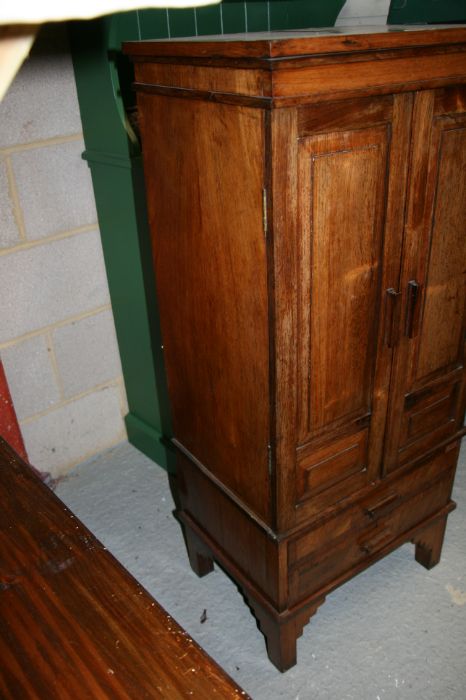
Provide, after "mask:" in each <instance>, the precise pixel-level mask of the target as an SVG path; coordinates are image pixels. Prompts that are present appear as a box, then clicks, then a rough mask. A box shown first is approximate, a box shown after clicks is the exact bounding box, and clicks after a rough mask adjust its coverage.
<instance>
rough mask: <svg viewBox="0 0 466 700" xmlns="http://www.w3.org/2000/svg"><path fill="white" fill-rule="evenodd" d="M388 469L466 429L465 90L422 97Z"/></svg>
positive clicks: (418, 100) (413, 156)
mask: <svg viewBox="0 0 466 700" xmlns="http://www.w3.org/2000/svg"><path fill="white" fill-rule="evenodd" d="M403 257H404V260H403V267H402V275H401V282H400V290H401V291H402V300H403V307H404V313H403V316H402V318H401V324H402V337H401V338H400V343H399V347H398V349H397V352H396V357H395V359H394V373H393V382H392V399H391V406H390V412H389V421H388V428H387V438H386V454H385V465H386V471H388V472H389V471H392V470H393V469H396V468H397V467H398V466H401V465H403V464H406V463H408V462H409V461H411V460H412V459H415V458H416V457H417V456H419V455H422V454H423V453H424V452H427V451H429V450H430V449H432V448H434V447H435V446H436V445H437V444H439V443H441V442H442V441H444V440H448V439H451V437H452V436H453V435H454V434H455V433H457V431H458V430H459V429H461V426H462V421H463V414H464V400H463V394H464V391H463V382H464V369H463V368H464V350H465V289H466V288H465V276H466V89H465V88H464V87H461V88H449V89H442V90H432V91H424V92H419V93H418V94H417V95H416V99H415V107H414V115H413V143H412V151H411V167H410V190H409V197H408V208H407V219H406V230H405V245H404V256H403Z"/></svg>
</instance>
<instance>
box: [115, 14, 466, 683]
mask: <svg viewBox="0 0 466 700" xmlns="http://www.w3.org/2000/svg"><path fill="white" fill-rule="evenodd" d="M245 39H246V38H245V37H236V38H235V37H232V38H231V40H226V39H222V40H218V41H216V40H211V39H210V38H209V39H208V40H199V41H186V42H180V41H176V42H161V43H160V42H151V43H150V44H128V45H127V47H126V51H127V52H128V53H129V54H131V55H132V56H133V58H134V59H135V60H136V75H137V80H138V84H137V86H136V87H137V89H138V90H139V106H140V109H141V113H142V125H143V129H142V135H143V150H144V152H145V169H146V179H147V186H148V199H149V203H150V211H151V225H152V235H153V244H154V265H155V274H156V278H157V282H158V290H159V297H160V299H161V315H162V331H163V334H164V341H165V354H166V361H167V369H168V375H169V383H170V395H171V401H172V408H173V418H174V427H175V438H174V444H175V445H176V446H177V448H178V450H179V455H178V462H177V464H178V484H179V486H178V491H179V495H180V505H179V513H178V515H179V518H180V520H181V522H182V523H183V524H184V526H185V528H186V531H187V533H188V538H187V539H188V551H189V554H190V559H191V564H192V566H193V568H194V570H196V572H197V573H198V574H200V575H202V574H204V573H207V572H208V571H209V570H210V568H211V566H212V560H215V561H217V562H218V563H220V565H221V566H222V567H224V568H225V569H226V571H227V572H228V573H229V574H230V575H231V576H232V577H233V579H234V580H235V581H236V582H237V583H238V585H239V586H240V587H241V589H242V590H243V592H244V594H245V596H246V598H247V599H248V601H249V604H250V606H251V607H252V608H253V609H254V611H255V614H256V616H257V618H258V620H259V622H260V625H261V629H262V631H263V632H264V634H265V636H266V639H267V647H268V652H269V657H270V658H271V660H272V662H273V663H274V664H275V665H276V666H277V667H278V668H280V669H281V670H284V669H286V668H288V667H290V665H292V664H293V663H294V662H295V658H296V638H297V636H298V635H299V634H300V632H301V631H302V626H303V625H304V624H305V623H306V622H307V619H308V618H309V615H310V614H311V613H312V612H313V611H315V608H316V606H317V604H320V603H321V602H322V600H323V598H324V597H325V596H326V595H327V594H328V593H329V592H331V591H332V590H334V588H335V587H336V586H338V585H340V584H342V583H343V582H344V581H347V580H348V579H349V578H351V576H354V575H355V574H357V573H358V572H359V571H362V570H363V569H364V568H365V567H367V566H369V565H370V564H372V563H373V562H375V561H377V559H379V558H380V557H382V556H385V555H386V554H388V553H389V552H390V551H393V549H394V548H396V547H398V546H400V545H401V544H403V543H404V542H408V541H413V542H415V544H416V555H415V556H416V558H417V560H418V561H419V562H420V563H423V564H424V565H426V566H431V565H434V564H435V563H436V562H437V561H438V559H439V557H440V550H441V545H442V532H443V530H442V528H444V525H445V522H446V517H447V515H448V513H449V512H450V511H451V510H452V509H453V508H454V504H453V502H452V501H451V498H450V497H451V488H452V483H453V477H454V472H455V466H456V462H457V458H458V450H459V441H460V439H461V437H462V436H463V435H464V433H465V429H464V427H463V423H462V421H463V416H464V407H465V396H466V393H465V388H464V386H465V369H464V338H465V325H464V324H465V319H466V313H465V299H466V294H465V280H464V269H465V265H466V257H465V256H466V249H465V247H464V244H465V241H466V235H465V234H466V231H465V229H464V226H465V221H466V210H465V209H464V203H465V201H466V191H465V192H463V190H464V189H465V187H466V181H465V179H464V174H465V172H466V168H465V164H466V161H465V158H466V155H465V154H466V150H465V148H466V138H465V134H466V88H465V87H464V84H465V83H466V28H465V27H459V26H458V27H453V28H450V29H447V28H432V29H416V30H413V31H407V32H389V31H387V29H386V28H384V29H383V30H381V31H378V30H377V31H375V30H367V29H363V30H362V29H358V30H355V31H354V32H351V31H345V33H340V30H338V29H337V30H335V33H334V34H333V35H332V34H331V33H329V32H327V33H325V32H324V33H323V34H322V35H317V36H312V34H311V33H309V32H306V31H304V32H302V35H301V33H299V34H298V35H296V34H293V35H290V36H287V35H286V34H285V35H283V34H280V35H275V36H274V35H270V36H269V35H266V36H258V37H256V38H254V37H249V40H245ZM151 90H152V91H153V93H154V94H150V91H151ZM157 93H159V94H158V95H157ZM181 93H183V95H184V96H185V98H189V99H179V98H180V95H181ZM167 261H175V262H176V265H177V267H178V273H179V275H178V277H176V278H175V276H174V275H173V271H172V268H171V266H170V264H167ZM233 289H234V292H233ZM205 339H208V343H207V347H206V344H205ZM190 532H191V533H193V534H192V536H191V535H189V533H190Z"/></svg>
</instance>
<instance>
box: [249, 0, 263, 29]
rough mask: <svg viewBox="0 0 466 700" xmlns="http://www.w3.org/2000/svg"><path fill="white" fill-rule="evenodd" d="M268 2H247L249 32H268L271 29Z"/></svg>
mask: <svg viewBox="0 0 466 700" xmlns="http://www.w3.org/2000/svg"><path fill="white" fill-rule="evenodd" d="M268 5H269V3H268V2H247V3H246V15H247V31H248V32H266V31H267V29H268V28H269V13H268Z"/></svg>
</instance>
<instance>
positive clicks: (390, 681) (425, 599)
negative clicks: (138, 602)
mask: <svg viewBox="0 0 466 700" xmlns="http://www.w3.org/2000/svg"><path fill="white" fill-rule="evenodd" d="M465 448H466V444H465ZM57 493H58V495H59V496H60V498H62V499H63V501H65V503H66V504H67V505H68V506H69V507H70V508H71V509H72V510H73V511H74V512H75V513H76V514H77V515H78V516H79V517H80V518H81V520H83V522H84V523H85V524H86V525H87V526H88V527H89V528H90V529H91V530H92V531H93V532H94V533H95V535H96V536H97V537H98V538H99V539H100V540H101V541H102V542H103V543H104V544H105V545H106V546H107V547H108V549H109V550H111V551H112V552H113V554H114V555H115V556H116V557H117V558H118V559H119V560H120V561H121V562H122V563H123V564H124V566H126V567H127V568H128V569H129V571H131V573H132V574H133V575H134V576H135V577H136V578H137V579H139V581H141V582H142V584H143V585H144V586H145V587H146V588H147V590H148V591H150V592H151V593H152V594H153V595H154V596H155V597H156V598H157V600H158V601H159V602H160V603H161V604H162V605H163V606H164V607H165V608H166V609H167V611H168V612H169V613H170V614H172V615H173V617H174V618H175V619H176V620H178V622H179V623H180V624H181V625H182V626H183V627H184V628H185V629H186V630H187V631H188V632H189V634H190V635H191V636H192V637H194V639H196V640H197V641H198V642H199V643H200V644H201V645H202V646H203V647H204V649H206V651H207V652H208V653H209V654H210V655H211V656H212V657H213V658H214V659H215V660H216V661H217V662H218V663H219V664H220V665H221V666H223V668H225V669H226V671H227V672H228V673H229V674H230V675H231V676H232V677H233V678H234V679H236V680H237V682H238V683H239V684H240V685H241V686H242V687H243V688H244V689H245V690H246V691H247V692H248V693H249V694H250V695H251V696H252V698H254V700H275V699H276V698H286V699H287V700H288V699H289V700H330V699H331V700H350V699H351V700H392V698H396V699H398V698H402V699H403V700H405V699H406V700H414V698H415V699H416V700H466V449H463V452H462V460H461V463H460V467H459V470H458V475H457V479H456V486H455V491H454V498H455V500H456V501H457V503H458V508H457V510H456V511H454V513H452V515H451V516H450V519H449V524H448V527H447V534H446V539H445V545H444V549H443V556H442V561H441V562H440V564H439V565H438V566H437V567H436V568H434V569H432V571H430V572H428V571H426V570H425V569H424V568H422V567H421V566H419V564H417V563H416V562H415V561H414V557H413V547H412V545H405V546H403V547H401V548H400V549H399V550H397V551H396V552H394V553H393V554H391V555H390V556H388V557H386V558H385V559H384V560H383V561H381V562H379V563H378V564H376V565H375V566H373V567H371V568H370V569H368V570H367V571H365V572H364V573H362V574H360V575H359V576H357V577H356V578H354V579H353V580H351V581H350V582H348V583H347V584H345V585H344V586H342V587H341V588H339V589H338V590H337V591H335V592H334V593H332V594H331V595H330V596H328V598H327V601H326V603H325V604H324V605H323V606H322V607H321V608H320V609H319V611H318V613H317V615H315V617H314V618H313V619H312V620H311V622H310V624H309V625H308V626H307V627H306V628H305V631H304V635H303V637H301V639H300V640H299V641H298V664H297V666H295V667H294V668H293V669H291V670H290V671H288V672H287V673H286V674H281V673H279V672H278V671H277V670H276V669H275V668H274V667H273V666H272V665H271V664H270V663H269V661H268V659H267V656H266V652H265V645H264V638H263V636H262V635H261V633H260V632H259V631H258V629H257V627H256V624H255V621H254V618H253V617H252V615H251V614H250V612H249V610H248V608H247V607H246V605H245V604H244V602H243V599H242V598H241V596H240V594H239V592H238V590H237V589H236V587H235V586H234V584H233V583H232V582H231V581H230V580H229V579H228V578H227V576H226V575H225V574H224V573H223V572H222V571H220V570H219V569H218V568H216V569H215V571H214V572H213V573H212V574H210V575H209V576H207V577H206V578H204V579H198V578H197V577H196V576H195V574H193V573H192V571H191V569H190V567H189V564H188V561H187V557H186V554H185V549H184V543H183V539H182V536H181V532H180V528H179V525H178V524H177V522H176V521H175V520H174V518H173V516H172V507H173V505H172V500H171V496H170V492H169V489H168V484H167V477H166V474H165V472H163V471H162V470H161V469H160V468H159V467H157V466H156V465H155V464H153V463H152V462H151V461H150V460H148V459H147V458H146V457H144V456H143V455H142V454H141V453H140V452H138V451H137V450H136V449H134V448H133V447H131V446H130V445H128V444H126V443H124V444H122V445H120V446H118V447H116V448H114V449H112V450H109V451H107V452H104V453H102V454H101V455H99V456H97V457H96V458H94V459H92V460H90V461H89V462H86V463H84V464H82V465H80V466H79V467H77V468H76V469H74V471H73V472H72V473H71V475H70V476H68V477H67V478H66V479H64V480H62V481H61V482H60V483H59V485H58V487H57ZM204 610H206V611H207V619H206V620H205V622H204V623H201V622H200V620H201V617H202V616H203V611H204ZM206 700H207V699H206Z"/></svg>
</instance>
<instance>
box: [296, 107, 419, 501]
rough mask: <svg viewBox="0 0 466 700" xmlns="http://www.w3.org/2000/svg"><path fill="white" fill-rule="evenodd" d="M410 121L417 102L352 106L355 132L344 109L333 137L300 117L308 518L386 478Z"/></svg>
mask: <svg viewBox="0 0 466 700" xmlns="http://www.w3.org/2000/svg"><path fill="white" fill-rule="evenodd" d="M378 106H379V108H377V107H378ZM410 111H411V96H409V95H404V96H402V97H399V98H397V97H394V98H391V100H390V101H389V100H388V99H387V98H386V97H384V98H381V100H380V105H378V101H377V100H372V101H371V103H370V104H369V101H367V100H361V106H360V109H358V104H357V102H356V101H354V102H352V103H351V110H350V114H351V117H352V118H353V119H354V127H353V128H351V121H350V120H349V118H348V112H346V113H345V110H344V109H343V108H342V109H341V114H342V118H341V125H340V124H339V122H338V116H337V115H338V113H339V112H338V107H335V109H334V110H333V111H332V112H331V114H330V111H329V110H327V112H328V114H327V112H325V114H323V115H322V114H320V112H322V109H321V108H320V112H319V117H320V118H322V116H323V117H324V118H325V116H327V117H328V119H329V129H328V131H325V130H324V129H325V125H324V124H322V121H319V120H318V119H313V118H312V117H313V115H312V113H311V110H309V113H308V114H306V115H304V116H303V115H301V119H300V121H301V124H302V125H303V129H304V130H305V133H306V135H305V136H303V137H302V138H301V139H300V140H299V145H298V182H299V187H298V190H299V201H298V211H299V246H300V248H299V279H298V283H299V308H298V327H299V347H298V386H299V391H298V407H297V408H298V424H299V443H298V445H297V465H296V470H297V471H296V484H297V487H296V503H298V504H299V508H304V509H305V510H306V512H307V513H308V512H309V510H313V511H318V510H319V509H321V508H323V507H325V506H326V505H327V504H330V503H332V502H334V501H335V500H338V498H341V495H342V493H345V494H348V493H351V492H353V491H355V490H357V489H359V488H362V487H363V486H364V485H365V484H367V483H368V481H369V480H371V479H373V478H375V477H376V475H377V473H378V469H379V466H380V457H381V444H382V431H381V430H380V429H377V430H376V429H375V424H377V426H380V425H383V423H384V421H385V413H386V406H387V400H388V398H387V397H388V384H389V376H390V365H391V358H392V349H391V347H390V343H387V342H386V336H387V337H388V336H390V335H391V334H390V333H387V325H388V326H389V325H390V324H391V321H392V320H393V319H392V314H393V309H392V308H391V306H390V302H387V299H389V298H390V297H389V295H388V294H387V292H388V290H390V289H392V288H393V286H394V285H396V284H397V282H398V274H399V267H400V251H401V232H402V208H401V209H400V206H399V201H400V199H401V201H403V196H404V177H405V175H406V172H405V169H404V165H403V162H402V156H401V151H402V150H404V149H405V148H406V143H407V138H408V134H409V117H410V113H411V112H410ZM343 115H344V116H343ZM365 118H367V121H366V123H365V124H364V120H365ZM374 122H375V123H374ZM311 126H313V127H314V128H320V130H321V131H320V133H315V134H313V133H312V132H311V133H309V132H310V130H311ZM339 126H340V128H338V127H339ZM395 202H396V204H395ZM392 291H395V290H393V289H392ZM395 301H396V295H395Z"/></svg>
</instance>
